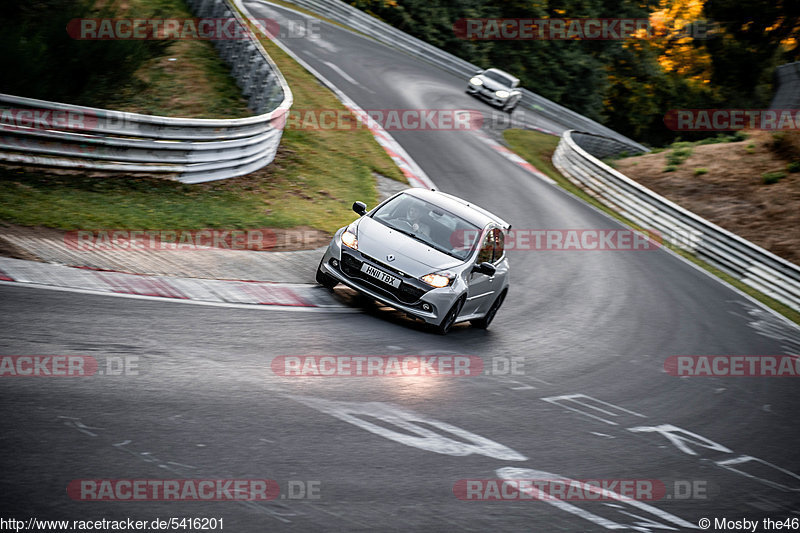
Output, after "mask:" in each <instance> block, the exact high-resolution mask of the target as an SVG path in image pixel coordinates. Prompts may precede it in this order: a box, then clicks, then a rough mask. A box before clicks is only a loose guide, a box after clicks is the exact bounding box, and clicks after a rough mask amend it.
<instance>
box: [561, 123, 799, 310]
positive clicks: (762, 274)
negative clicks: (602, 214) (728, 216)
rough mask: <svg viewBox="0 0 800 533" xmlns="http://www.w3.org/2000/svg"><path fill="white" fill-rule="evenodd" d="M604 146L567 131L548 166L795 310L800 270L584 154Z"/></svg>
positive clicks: (600, 140) (587, 135) (598, 140)
mask: <svg viewBox="0 0 800 533" xmlns="http://www.w3.org/2000/svg"><path fill="white" fill-rule="evenodd" d="M608 141H609V139H605V138H603V137H599V136H597V135H593V134H591V133H584V132H577V131H567V132H565V133H564V134H563V135H562V137H561V141H560V142H559V144H558V147H557V148H556V151H555V153H554V154H553V163H554V164H555V166H556V167H557V168H558V170H559V171H561V173H562V174H564V175H565V176H567V178H569V180H570V181H572V182H573V183H575V184H576V185H577V186H578V187H580V188H581V189H583V190H585V191H586V192H587V193H589V194H590V195H592V196H593V197H595V198H597V199H598V200H599V201H600V202H602V203H603V204H605V205H607V206H609V207H611V208H612V209H614V210H616V211H617V212H619V213H620V214H621V215H623V216H624V217H626V218H627V219H628V220H631V221H632V222H634V223H636V224H638V225H640V226H642V227H643V228H646V229H653V230H657V231H658V232H660V233H661V235H662V238H663V239H664V240H665V241H667V242H669V243H671V244H673V245H675V246H677V247H679V248H681V249H684V250H687V251H689V252H692V253H693V254H694V255H696V256H697V257H699V258H700V259H703V260H704V261H706V262H707V263H709V264H711V265H713V266H715V267H717V268H719V269H720V270H722V271H724V272H726V273H728V274H730V275H731V276H733V277H735V278H736V279H738V280H740V281H741V282H742V283H745V284H747V285H749V286H750V287H753V288H755V289H757V290H759V291H761V292H762V293H764V294H766V295H768V296H770V297H772V298H774V299H775V300H778V301H779V302H782V303H784V304H786V305H787V306H789V307H791V308H792V309H795V310H798V311H800V267H798V266H797V265H794V264H792V263H790V262H789V261H786V260H785V259H781V258H780V257H778V256H776V255H774V254H772V253H770V252H768V251H767V250H764V249H763V248H761V247H759V246H756V245H755V244H753V243H751V242H749V241H747V240H745V239H742V238H741V237H739V236H737V235H734V234H733V233H731V232H729V231H726V230H724V229H722V228H720V227H719V226H717V225H715V224H712V223H711V222H709V221H707V220H705V219H703V218H701V217H699V216H697V215H695V214H694V213H691V212H689V211H687V210H685V209H683V208H682V207H680V206H678V205H676V204H674V203H673V202H670V201H669V200H667V199H666V198H664V197H662V196H659V195H658V194H656V193H654V192H653V191H651V190H649V189H647V188H646V187H643V186H642V185H640V184H638V183H636V182H635V181H633V180H631V179H630V178H628V177H627V176H625V175H624V174H621V173H620V172H617V171H616V170H614V169H613V168H611V167H609V166H608V165H606V164H605V163H603V162H602V161H600V160H599V159H598V158H597V157H595V156H594V155H592V154H590V153H589V151H590V150H591V151H594V152H595V153H597V152H598V147H599V146H602V145H603V144H604V143H607V142H608ZM612 142H613V141H612Z"/></svg>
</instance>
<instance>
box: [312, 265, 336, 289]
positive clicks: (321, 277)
mask: <svg viewBox="0 0 800 533" xmlns="http://www.w3.org/2000/svg"><path fill="white" fill-rule="evenodd" d="M316 277H317V283H319V284H320V285H322V286H323V287H325V288H326V289H328V290H333V288H334V287H335V286H337V285H338V284H339V282H338V281H336V278H332V277H331V276H329V275H327V274H326V273H325V272H323V271H322V261H320V262H319V266H318V267H317V276H316Z"/></svg>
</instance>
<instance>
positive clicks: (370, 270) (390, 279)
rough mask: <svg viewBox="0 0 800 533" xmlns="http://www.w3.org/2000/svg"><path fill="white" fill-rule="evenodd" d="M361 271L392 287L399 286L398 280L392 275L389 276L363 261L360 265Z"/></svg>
mask: <svg viewBox="0 0 800 533" xmlns="http://www.w3.org/2000/svg"><path fill="white" fill-rule="evenodd" d="M361 272H364V273H365V274H368V275H370V276H372V277H373V278H376V279H379V280H381V281H382V282H384V283H387V284H389V285H391V286H392V287H394V288H395V289H396V288H397V287H399V286H400V280H399V279H397V278H396V277H394V276H390V275H389V274H387V273H386V272H384V271H383V270H378V269H377V268H375V267H373V266H370V265H368V264H367V263H364V264H363V265H361Z"/></svg>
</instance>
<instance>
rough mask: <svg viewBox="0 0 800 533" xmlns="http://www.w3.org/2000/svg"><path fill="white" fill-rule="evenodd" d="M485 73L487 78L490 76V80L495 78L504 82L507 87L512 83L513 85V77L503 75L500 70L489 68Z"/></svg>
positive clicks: (499, 81)
mask: <svg viewBox="0 0 800 533" xmlns="http://www.w3.org/2000/svg"><path fill="white" fill-rule="evenodd" d="M483 75H484V76H486V77H487V78H489V79H490V80H494V81H496V82H498V83H502V84H503V85H505V86H506V87H511V85H512V80H511V78H509V77H507V76H503V75H502V74H500V73H499V72H496V71H494V70H487V71H486V72H484V73H483Z"/></svg>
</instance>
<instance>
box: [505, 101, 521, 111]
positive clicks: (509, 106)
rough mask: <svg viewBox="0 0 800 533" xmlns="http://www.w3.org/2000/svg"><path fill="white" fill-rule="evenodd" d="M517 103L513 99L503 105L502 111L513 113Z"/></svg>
mask: <svg viewBox="0 0 800 533" xmlns="http://www.w3.org/2000/svg"><path fill="white" fill-rule="evenodd" d="M517 103H518V102H516V101H515V102H514V103H513V104H510V105H505V106H503V111H505V112H506V113H513V112H514V110H515V109H516V108H517Z"/></svg>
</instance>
